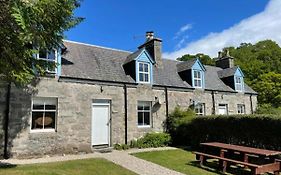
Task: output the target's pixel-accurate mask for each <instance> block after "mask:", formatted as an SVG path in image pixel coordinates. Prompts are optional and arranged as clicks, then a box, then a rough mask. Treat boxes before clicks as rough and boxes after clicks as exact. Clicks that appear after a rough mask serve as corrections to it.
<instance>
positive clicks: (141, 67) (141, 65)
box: [139, 63, 143, 72]
mask: <svg viewBox="0 0 281 175" xmlns="http://www.w3.org/2000/svg"><path fill="white" fill-rule="evenodd" d="M139 71H141V72H143V64H142V63H139Z"/></svg>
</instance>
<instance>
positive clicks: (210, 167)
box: [186, 161, 251, 175]
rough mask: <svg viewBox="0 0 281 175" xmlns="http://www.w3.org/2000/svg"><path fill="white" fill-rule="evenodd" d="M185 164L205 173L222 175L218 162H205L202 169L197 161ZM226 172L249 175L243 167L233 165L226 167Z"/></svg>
mask: <svg viewBox="0 0 281 175" xmlns="http://www.w3.org/2000/svg"><path fill="white" fill-rule="evenodd" d="M186 164H187V165H190V166H194V167H198V168H202V169H204V170H206V171H209V172H213V173H217V174H223V172H222V171H221V169H222V168H221V167H220V166H219V162H218V161H207V162H206V163H205V164H204V165H203V166H202V167H201V166H200V162H199V161H191V162H188V163H186ZM226 172H227V173H228V174H239V175H251V171H250V170H246V169H244V168H243V167H240V166H233V165H231V166H229V167H227V169H226Z"/></svg>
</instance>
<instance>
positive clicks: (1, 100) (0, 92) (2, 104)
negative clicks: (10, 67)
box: [0, 83, 7, 157]
mask: <svg viewBox="0 0 281 175" xmlns="http://www.w3.org/2000/svg"><path fill="white" fill-rule="evenodd" d="M6 95H7V84H5V83H0V157H2V156H3V151H4V130H3V125H4V116H5V111H6Z"/></svg>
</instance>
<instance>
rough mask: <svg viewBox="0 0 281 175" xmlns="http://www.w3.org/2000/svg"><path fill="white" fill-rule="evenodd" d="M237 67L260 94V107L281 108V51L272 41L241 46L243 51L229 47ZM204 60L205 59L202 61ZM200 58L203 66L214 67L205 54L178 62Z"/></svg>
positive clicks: (183, 57)
mask: <svg viewBox="0 0 281 175" xmlns="http://www.w3.org/2000/svg"><path fill="white" fill-rule="evenodd" d="M223 49H224V50H226V49H227V50H229V52H230V55H231V56H232V57H234V58H235V59H234V63H235V65H239V67H240V68H241V69H242V70H243V73H244V74H245V81H246V83H247V84H248V85H250V86H251V87H252V88H253V89H254V90H255V91H257V92H258V93H259V96H258V100H259V103H260V104H270V105H272V106H274V107H280V106H281V85H280V84H281V48H280V46H279V45H278V44H277V43H276V42H274V41H272V40H264V41H260V42H258V43H256V44H251V43H241V45H240V46H239V47H227V48H223ZM200 56H201V58H202V57H203V58H204V59H200ZM196 57H197V58H199V59H200V60H201V61H202V63H203V64H207V65H214V59H215V58H210V57H209V56H208V55H205V54H196V55H184V56H182V57H181V58H178V60H182V61H185V60H189V59H192V58H196Z"/></svg>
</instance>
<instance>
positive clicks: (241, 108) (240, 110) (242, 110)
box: [237, 104, 246, 114]
mask: <svg viewBox="0 0 281 175" xmlns="http://www.w3.org/2000/svg"><path fill="white" fill-rule="evenodd" d="M237 113H238V114H246V110H245V105H244V104H238V105H237Z"/></svg>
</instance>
